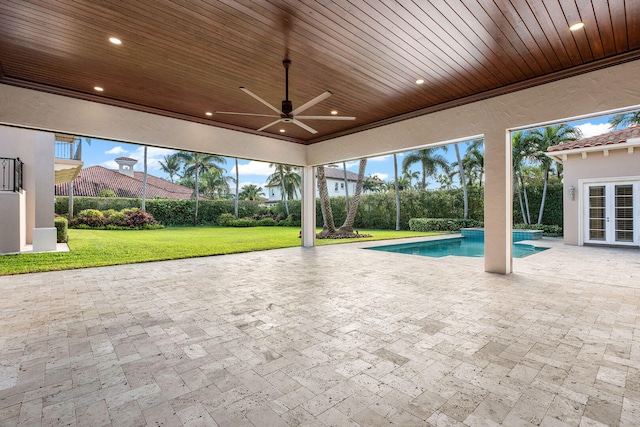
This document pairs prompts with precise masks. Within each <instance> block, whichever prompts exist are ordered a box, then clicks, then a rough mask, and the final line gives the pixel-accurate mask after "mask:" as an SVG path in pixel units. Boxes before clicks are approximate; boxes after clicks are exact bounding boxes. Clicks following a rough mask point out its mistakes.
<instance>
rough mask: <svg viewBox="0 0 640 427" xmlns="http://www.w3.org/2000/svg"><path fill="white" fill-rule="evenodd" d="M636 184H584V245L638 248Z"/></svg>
mask: <svg viewBox="0 0 640 427" xmlns="http://www.w3.org/2000/svg"><path fill="white" fill-rule="evenodd" d="M639 190H640V185H639V184H638V182H634V181H628V182H625V181H620V182H602V183H589V184H585V185H584V192H583V194H584V195H585V197H584V200H585V212H584V213H585V221H584V222H583V224H584V242H585V243H600V244H608V245H630V246H631V245H636V246H637V245H638V244H639V242H640V239H639V237H638V234H639V233H638V230H639V228H640V227H639V224H638V221H639V220H638V212H639V209H640V206H639V205H640V202H639V201H640V194H639V193H640V192H639Z"/></svg>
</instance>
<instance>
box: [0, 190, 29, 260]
mask: <svg viewBox="0 0 640 427" xmlns="http://www.w3.org/2000/svg"><path fill="white" fill-rule="evenodd" d="M26 197H27V195H26V193H25V191H20V192H15V193H14V192H12V191H0V254H6V253H13V252H20V250H21V249H22V248H23V247H24V245H25V244H26V243H27V234H26V231H27V222H26Z"/></svg>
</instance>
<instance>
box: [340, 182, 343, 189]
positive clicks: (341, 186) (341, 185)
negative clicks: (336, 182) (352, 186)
mask: <svg viewBox="0 0 640 427" xmlns="http://www.w3.org/2000/svg"><path fill="white" fill-rule="evenodd" d="M340 188H342V189H343V190H344V182H341V183H340Z"/></svg>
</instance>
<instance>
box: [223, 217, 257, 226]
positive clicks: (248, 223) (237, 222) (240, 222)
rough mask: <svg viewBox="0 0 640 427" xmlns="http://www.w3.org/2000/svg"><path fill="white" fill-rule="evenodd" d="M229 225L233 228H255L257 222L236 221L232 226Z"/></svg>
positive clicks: (250, 220) (247, 219)
mask: <svg viewBox="0 0 640 427" xmlns="http://www.w3.org/2000/svg"><path fill="white" fill-rule="evenodd" d="M229 225H231V226H232V227H255V226H256V221H254V220H252V219H249V218H243V219H236V220H233V221H231V224H229Z"/></svg>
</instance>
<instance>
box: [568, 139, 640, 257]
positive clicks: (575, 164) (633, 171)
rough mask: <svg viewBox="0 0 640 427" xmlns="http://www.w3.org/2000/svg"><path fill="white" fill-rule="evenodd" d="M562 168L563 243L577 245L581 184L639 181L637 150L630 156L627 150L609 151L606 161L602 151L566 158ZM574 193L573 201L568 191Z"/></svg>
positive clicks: (639, 163)
mask: <svg viewBox="0 0 640 427" xmlns="http://www.w3.org/2000/svg"><path fill="white" fill-rule="evenodd" d="M563 165H564V192H563V193H564V194H563V206H564V243H565V244H567V245H578V244H579V242H580V233H581V230H580V227H579V223H580V221H579V217H580V215H582V214H583V206H584V203H585V201H584V197H583V194H582V188H581V185H580V180H589V179H601V178H611V180H612V181H613V180H616V179H618V178H625V177H640V147H635V149H634V151H633V153H631V154H630V153H629V152H628V150H627V149H626V148H625V149H620V150H609V155H608V156H607V157H605V155H604V152H603V151H592V152H589V153H587V158H586V159H585V158H583V157H582V154H580V153H577V154H572V155H568V156H567V159H566V160H565V161H564V162H563ZM571 186H573V187H574V189H575V193H574V200H571V198H570V197H569V191H568V190H567V189H568V188H569V187H571Z"/></svg>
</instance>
